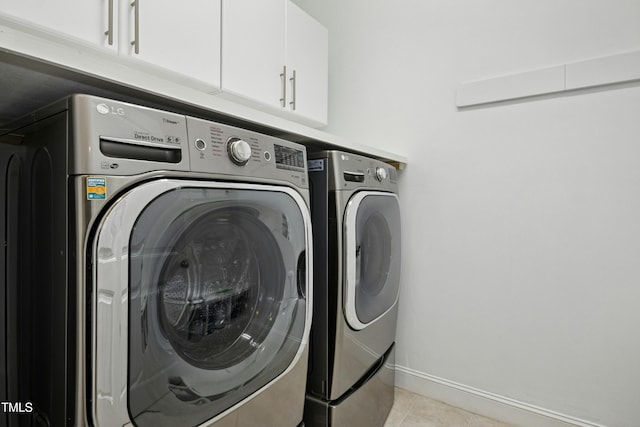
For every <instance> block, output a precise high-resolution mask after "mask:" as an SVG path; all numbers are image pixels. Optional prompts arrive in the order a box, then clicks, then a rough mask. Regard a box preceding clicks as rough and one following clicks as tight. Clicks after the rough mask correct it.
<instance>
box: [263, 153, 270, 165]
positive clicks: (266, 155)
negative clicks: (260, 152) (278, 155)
mask: <svg viewBox="0 0 640 427" xmlns="http://www.w3.org/2000/svg"><path fill="white" fill-rule="evenodd" d="M264 159H265V160H266V161H267V162H268V161H269V160H271V153H270V152H268V151H265V152H264Z"/></svg>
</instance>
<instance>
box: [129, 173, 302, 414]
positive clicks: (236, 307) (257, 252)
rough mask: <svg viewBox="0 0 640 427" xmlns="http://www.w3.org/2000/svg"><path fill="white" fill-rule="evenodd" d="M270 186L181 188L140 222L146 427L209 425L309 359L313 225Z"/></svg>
mask: <svg viewBox="0 0 640 427" xmlns="http://www.w3.org/2000/svg"><path fill="white" fill-rule="evenodd" d="M258 187H259V186H253V188H251V189H249V188H247V189H237V188H227V189H220V188H187V187H181V188H176V189H174V190H172V191H168V192H165V193H163V194H161V195H159V196H158V197H156V198H155V199H154V200H153V202H151V203H150V204H149V205H148V206H147V207H146V208H145V209H144V211H143V212H142V213H141V214H140V216H139V218H138V219H137V221H136V222H135V225H134V227H133V229H132V234H131V241H130V248H129V252H130V260H129V270H130V290H129V298H130V301H129V334H130V336H129V380H128V392H129V412H130V415H131V418H132V420H134V422H135V424H136V425H138V426H156V425H184V426H187V425H198V424H200V423H202V422H204V421H206V420H209V419H211V418H213V417H215V416H216V415H218V414H220V413H222V412H223V411H224V410H226V409H228V408H230V407H231V406H233V405H234V404H236V403H238V402H240V401H241V400H243V399H244V398H246V397H247V396H249V395H251V394H253V393H255V392H256V391H257V390H259V389H260V388H261V387H263V386H265V385H266V384H267V383H269V382H270V381H272V380H273V379H274V378H276V377H277V376H278V375H280V374H282V373H283V372H285V371H286V369H287V368H288V367H289V366H290V365H291V364H292V363H293V362H294V360H295V359H296V356H299V351H300V347H301V345H302V343H303V342H304V341H305V339H306V338H305V336H304V335H305V331H306V330H307V328H308V326H307V325H306V324H305V323H306V318H307V307H306V297H305V295H306V289H305V286H306V283H305V280H304V278H305V277H306V272H305V271H304V270H305V268H306V262H304V260H305V251H306V246H307V241H308V238H309V237H308V235H307V233H308V224H307V222H308V221H307V220H306V219H305V216H304V215H303V214H302V209H301V208H302V206H301V205H300V201H297V200H295V199H294V198H293V197H292V195H291V194H289V193H287V192H285V191H280V192H279V191H262V190H260V189H258ZM305 209H306V208H305ZM301 270H302V271H301ZM301 278H302V279H301ZM172 423H177V424H172Z"/></svg>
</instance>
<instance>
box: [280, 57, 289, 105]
mask: <svg viewBox="0 0 640 427" xmlns="http://www.w3.org/2000/svg"><path fill="white" fill-rule="evenodd" d="M280 79H281V83H282V98H280V105H281V106H283V107H285V106H286V105H287V66H286V65H283V66H282V73H280Z"/></svg>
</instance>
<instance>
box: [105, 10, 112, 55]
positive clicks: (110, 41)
mask: <svg viewBox="0 0 640 427" xmlns="http://www.w3.org/2000/svg"><path fill="white" fill-rule="evenodd" d="M108 13H109V27H108V29H107V31H105V32H104V35H105V36H108V37H109V38H108V43H109V46H112V45H113V0H109V12H108Z"/></svg>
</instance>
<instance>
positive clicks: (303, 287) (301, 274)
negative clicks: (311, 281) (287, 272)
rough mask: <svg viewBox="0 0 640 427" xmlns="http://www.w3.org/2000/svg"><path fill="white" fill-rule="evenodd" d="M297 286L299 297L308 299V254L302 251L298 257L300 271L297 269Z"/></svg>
mask: <svg viewBox="0 0 640 427" xmlns="http://www.w3.org/2000/svg"><path fill="white" fill-rule="evenodd" d="M296 277H297V284H298V295H300V298H302V299H306V298H307V253H306V251H302V253H300V256H299V257H298V269H297V275H296Z"/></svg>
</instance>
